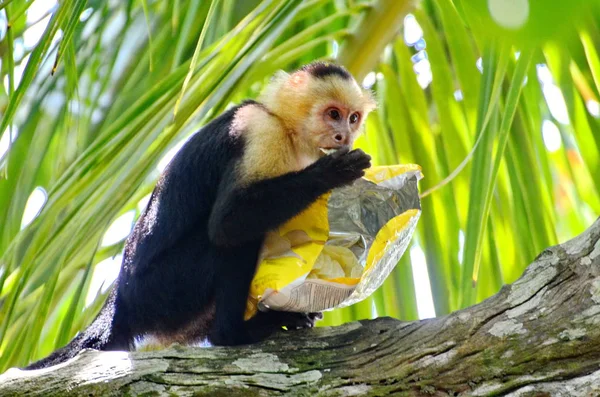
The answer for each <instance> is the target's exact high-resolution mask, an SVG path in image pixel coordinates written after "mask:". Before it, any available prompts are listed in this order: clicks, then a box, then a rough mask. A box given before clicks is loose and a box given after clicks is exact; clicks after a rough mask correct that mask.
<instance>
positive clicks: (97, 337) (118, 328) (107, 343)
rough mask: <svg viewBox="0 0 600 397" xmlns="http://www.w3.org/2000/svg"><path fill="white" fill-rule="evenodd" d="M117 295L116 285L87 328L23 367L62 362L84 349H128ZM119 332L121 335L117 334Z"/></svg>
mask: <svg viewBox="0 0 600 397" xmlns="http://www.w3.org/2000/svg"><path fill="white" fill-rule="evenodd" d="M116 295H117V286H116V285H114V286H113V288H112V290H111V292H110V294H109V296H108V299H107V300H106V303H105V304H104V306H103V307H102V309H101V310H100V313H98V315H97V316H96V318H95V319H94V321H93V322H92V323H91V324H90V325H89V326H88V327H87V328H86V329H85V330H83V331H82V332H81V333H80V334H79V335H77V336H76V337H75V338H74V339H73V340H71V342H69V343H68V344H67V345H66V346H64V347H62V348H60V349H58V350H56V351H55V352H53V353H52V354H50V355H49V356H48V357H46V358H43V359H41V360H39V361H36V362H33V363H31V364H29V365H28V366H27V367H25V368H23V369H27V370H29V369H40V368H46V367H50V366H53V365H56V364H60V363H62V362H64V361H67V360H68V359H70V358H73V357H75V356H76V355H77V353H79V352H80V351H81V350H83V349H96V350H128V343H127V337H126V334H124V333H123V332H122V331H123V329H122V325H121V324H118V323H117V320H118V318H117V316H116V313H115V311H116V299H117V296H116ZM119 317H120V316H119ZM117 333H119V334H120V335H116V334H117Z"/></svg>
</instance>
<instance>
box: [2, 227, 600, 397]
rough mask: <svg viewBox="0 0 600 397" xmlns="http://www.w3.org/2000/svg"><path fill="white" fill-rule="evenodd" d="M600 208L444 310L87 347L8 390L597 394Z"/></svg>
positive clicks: (21, 374)
mask: <svg viewBox="0 0 600 397" xmlns="http://www.w3.org/2000/svg"><path fill="white" fill-rule="evenodd" d="M599 324H600V219H599V220H597V221H596V222H595V223H594V224H593V225H592V226H591V227H590V228H589V229H588V230H587V231H586V232H584V233H583V234H582V235H580V236H578V237H576V238H574V239H573V240H571V241H569V242H567V243H564V244H561V245H558V246H555V247H551V248H548V249H547V250H545V251H544V252H542V253H541V254H540V255H539V256H538V257H537V258H536V259H535V261H534V262H533V263H532V264H531V265H530V266H529V267H528V268H527V270H526V271H525V273H524V274H523V276H522V277H521V278H520V279H519V280H518V281H516V282H515V283H514V284H512V285H506V286H505V287H503V288H502V289H501V290H500V292H499V293H498V294H496V295H495V296H493V297H491V298H489V299H487V300H485V301H484V302H482V303H480V304H478V305H475V306H472V307H469V308H467V309H465V310H461V311H458V312H454V313H452V314H450V315H447V316H444V317H439V318H435V319H428V320H421V321H414V322H401V321H397V320H394V319H391V318H379V319H376V320H373V321H360V322H354V323H349V324H345V325H343V326H339V327H322V328H316V329H311V330H301V331H288V332H282V333H280V334H279V335H277V336H276V337H274V338H272V339H270V340H268V341H266V342H263V343H260V344H256V345H252V346H244V347H239V348H192V347H177V346H175V347H172V348H170V349H167V350H162V351H154V352H134V353H127V352H97V351H91V350H88V351H84V352H82V353H81V354H80V355H79V356H77V357H75V358H74V359H72V360H70V361H69V362H66V363H64V364H62V365H59V366H55V367H53V368H47V369H43V370H37V371H20V370H16V369H12V370H9V371H8V372H6V373H5V374H3V375H0V395H1V396H22V395H27V396H121V395H128V396H140V395H145V396H174V395H177V396H205V395H206V396H228V397H233V396H267V395H269V396H270V395H286V396H287V395H289V396H355V395H360V396H383V395H399V396H403V395H406V396H497V395H510V396H598V395H600V327H599Z"/></svg>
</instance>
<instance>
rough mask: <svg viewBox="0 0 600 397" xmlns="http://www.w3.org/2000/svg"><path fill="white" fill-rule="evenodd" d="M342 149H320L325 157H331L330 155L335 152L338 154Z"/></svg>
mask: <svg viewBox="0 0 600 397" xmlns="http://www.w3.org/2000/svg"><path fill="white" fill-rule="evenodd" d="M340 149H341V148H339V147H336V148H324V147H320V148H319V150H320V151H321V152H322V153H324V154H325V155H329V154H333V153H335V152H337V151H338V150H340Z"/></svg>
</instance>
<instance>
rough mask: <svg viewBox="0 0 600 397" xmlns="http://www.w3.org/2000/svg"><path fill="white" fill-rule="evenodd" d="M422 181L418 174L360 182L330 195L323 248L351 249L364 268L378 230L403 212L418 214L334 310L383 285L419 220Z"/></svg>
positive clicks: (354, 301)
mask: <svg viewBox="0 0 600 397" xmlns="http://www.w3.org/2000/svg"><path fill="white" fill-rule="evenodd" d="M421 178H422V174H421V172H420V171H409V172H406V173H403V174H401V175H399V176H396V177H393V178H391V179H388V180H386V181H384V182H381V183H379V184H375V183H373V182H370V181H367V180H365V179H360V180H358V181H356V182H355V183H354V184H352V185H350V186H346V187H343V188H339V189H335V190H333V191H332V193H331V196H330V198H329V201H328V204H327V207H328V221H329V229H330V231H329V240H328V241H327V243H326V244H330V245H338V246H343V247H346V248H348V249H350V250H351V251H352V252H353V253H354V255H356V257H357V258H358V261H359V263H360V264H361V265H363V266H365V264H366V261H367V255H368V252H369V249H370V248H371V245H372V244H373V241H374V240H375V236H376V235H377V233H378V232H379V230H380V229H381V228H382V227H383V226H384V225H385V224H386V223H387V222H388V221H389V220H391V219H392V218H394V217H396V216H398V215H400V214H402V213H404V212H405V211H407V210H411V209H416V210H419V212H418V214H417V215H416V216H415V217H413V218H411V220H410V221H409V224H408V225H407V227H405V228H404V229H402V230H401V231H399V232H398V234H397V236H396V238H395V239H394V240H391V241H389V242H388V243H387V246H386V247H385V250H384V254H383V256H382V258H381V259H380V260H379V261H378V262H377V263H374V264H373V265H372V268H371V269H370V271H369V272H367V273H366V274H365V275H363V277H362V279H361V280H360V282H359V284H358V285H357V286H356V289H355V290H354V291H353V292H352V294H351V295H350V296H349V297H348V298H346V299H345V300H344V301H343V302H342V303H340V304H339V305H337V306H336V308H338V307H345V306H349V305H352V304H354V303H356V302H359V301H361V300H363V299H365V298H367V297H369V296H370V295H371V294H372V293H373V292H375V290H376V289H377V288H379V287H380V286H381V284H383V282H384V281H385V279H386V278H387V277H388V276H389V274H390V273H391V271H392V270H393V269H394V267H395V266H396V264H397V263H398V261H399V260H400V258H401V257H402V255H403V254H404V252H405V251H406V249H407V248H408V246H409V244H410V241H411V237H412V235H413V233H414V230H415V228H416V226H417V221H418V219H419V216H420V210H421V201H420V199H419V191H418V181H419V180H420V179H421Z"/></svg>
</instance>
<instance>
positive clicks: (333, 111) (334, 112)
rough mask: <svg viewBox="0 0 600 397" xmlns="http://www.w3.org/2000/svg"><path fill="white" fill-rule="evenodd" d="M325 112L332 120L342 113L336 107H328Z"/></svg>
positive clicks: (337, 118) (338, 117)
mask: <svg viewBox="0 0 600 397" xmlns="http://www.w3.org/2000/svg"><path fill="white" fill-rule="evenodd" d="M327 114H328V115H329V117H331V118H332V119H334V120H339V119H341V118H342V115H341V114H340V111H339V110H337V109H329V111H328V112H327Z"/></svg>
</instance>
